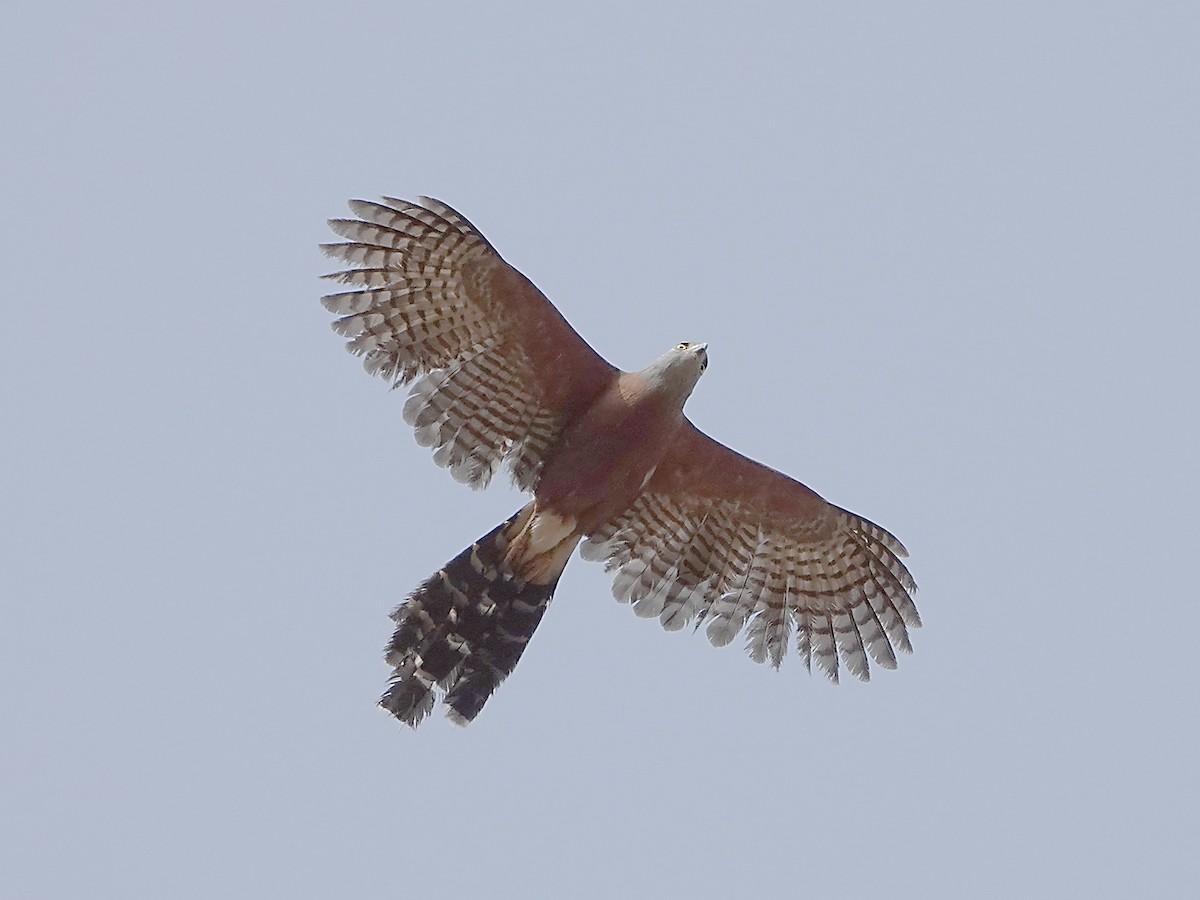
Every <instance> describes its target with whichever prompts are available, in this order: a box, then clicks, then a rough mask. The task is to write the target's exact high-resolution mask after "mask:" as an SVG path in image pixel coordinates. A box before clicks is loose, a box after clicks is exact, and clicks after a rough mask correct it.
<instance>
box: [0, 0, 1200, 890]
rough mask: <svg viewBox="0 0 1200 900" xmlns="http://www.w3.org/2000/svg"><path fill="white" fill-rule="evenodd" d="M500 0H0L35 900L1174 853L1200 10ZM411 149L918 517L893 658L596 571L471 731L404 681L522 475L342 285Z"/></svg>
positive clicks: (716, 385)
mask: <svg viewBox="0 0 1200 900" xmlns="http://www.w3.org/2000/svg"><path fill="white" fill-rule="evenodd" d="M451 6H453V7H455V9H454V10H453V11H452V10H451V9H450V7H451ZM495 6H496V7H497V8H490V7H485V6H484V5H483V4H475V5H470V4H465V5H464V4H453V5H451V4H439V3H433V2H429V3H426V4H414V3H376V4H359V3H346V4H324V5H322V6H321V7H318V5H317V4H307V5H297V4H286V3H208V4H203V5H199V4H197V5H195V7H194V8H190V9H189V7H188V6H185V5H181V4H166V5H164V4H160V3H116V4H91V3H87V4H85V3H77V4H55V3H40V4H33V3H26V4H21V5H18V6H14V7H13V8H12V9H9V10H8V11H7V12H6V14H5V20H6V23H5V28H4V30H3V35H2V36H0V44H2V46H0V50H2V52H0V74H2V75H3V84H4V88H3V98H4V99H3V106H4V112H3V117H4V121H5V125H6V129H5V133H6V137H5V141H4V147H5V149H4V165H3V166H2V167H0V190H2V194H0V197H2V201H3V207H2V208H3V213H4V214H3V216H2V217H0V232H2V237H0V247H2V251H0V252H3V255H4V260H3V262H4V271H5V272H6V279H7V290H6V292H5V293H6V294H7V297H8V309H9V320H8V322H9V324H8V326H7V327H6V328H5V329H4V332H3V351H2V352H0V380H2V383H3V407H4V408H3V421H4V433H5V435H6V438H5V440H4V443H3V446H4V456H5V463H4V465H3V467H2V471H0V478H2V479H3V482H2V487H3V495H2V496H3V519H2V528H3V534H2V536H0V537H2V540H3V547H4V557H5V561H4V563H3V566H2V567H0V570H2V572H3V575H2V578H3V609H4V620H5V621H4V625H3V628H0V715H2V717H3V722H4V726H3V731H2V732H0V798H2V799H0V893H3V894H4V896H6V897H14V898H17V897H20V898H26V900H33V898H61V897H89V898H131V897H133V898H162V897H170V898H202V897H203V898H210V897H216V896H229V897H289V898H308V897H311V898H329V897H362V896H397V897H400V896H402V897H409V898H422V897H424V898H436V897H447V896H478V897H497V898H508V897H552V896H557V897H581V898H603V897H616V896H623V897H650V896H656V897H665V896H688V897H730V896H755V895H766V894H768V893H770V894H772V895H774V896H789V895H797V896H799V895H803V896H812V897H842V896H844V897H853V896H866V895H868V894H870V895H874V896H883V895H886V896H893V897H918V896H920V897H928V896H974V897H1015V896H1056V895H1057V896H1068V895H1071V896H1112V897H1118V896H1133V895H1138V896H1142V895H1155V896H1180V897H1181V896H1185V895H1190V892H1191V891H1193V890H1194V889H1195V884H1196V880H1197V877H1198V875H1197V866H1198V864H1197V833H1198V831H1200V827H1198V826H1200V821H1198V814H1197V804H1198V802H1200V788H1198V784H1197V766H1196V760H1197V759H1198V758H1200V723H1198V721H1197V720H1198V715H1197V709H1198V706H1200V704H1198V696H1197V695H1198V691H1197V684H1198V678H1197V673H1196V666H1195V660H1194V654H1195V648H1196V645H1197V632H1198V625H1200V597H1198V596H1197V589H1196V577H1195V574H1196V570H1197V553H1198V541H1197V538H1198V537H1200V533H1198V529H1197V525H1196V521H1197V502H1198V500H1200V490H1198V486H1200V478H1198V476H1197V456H1198V449H1200V448H1198V444H1200V440H1198V436H1197V435H1198V420H1200V416H1198V415H1197V390H1198V386H1200V364H1198V362H1197V348H1196V344H1197V338H1198V336H1200V313H1198V312H1197V301H1198V299H1200V296H1198V295H1200V252H1198V245H1200V240H1198V239H1200V113H1198V105H1197V104H1198V100H1197V98H1198V97H1200V62H1198V61H1197V47H1198V46H1200V8H1198V7H1197V6H1196V5H1195V4H1191V3H1185V2H1180V3H1145V4H1143V3H1123V4H1120V3H1082V2H1079V3H1045V2H1039V3H1004V4H989V5H987V7H990V8H985V5H983V4H965V3H932V2H929V3H907V4H896V3H853V4H851V3H844V4H834V3H822V4H817V3H799V4H775V5H759V4H752V3H739V4H736V5H735V6H730V7H727V8H719V7H716V6H713V7H711V8H708V9H706V8H704V6H703V4H678V5H670V4H650V5H644V4H634V5H621V4H616V3H611V2H610V3H605V4H602V5H600V4H597V5H596V6H595V7H594V8H592V9H591V11H587V10H585V9H584V8H582V7H579V8H576V7H573V6H571V7H569V5H567V4H558V3H543V4H496V5H495ZM501 6H503V7H506V10H505V11H501V10H500V9H498V7H501ZM650 7H652V9H651V8H650ZM383 193H390V194H401V195H403V194H409V195H411V194H417V193H428V194H432V195H435V196H438V197H441V198H443V199H445V200H447V201H448V202H450V203H451V204H453V205H455V206H457V207H458V208H460V209H461V210H462V211H463V212H464V213H465V214H466V215H467V216H468V217H469V218H471V219H472V220H473V221H474V222H475V224H476V225H478V226H479V227H480V229H481V230H482V231H483V232H484V234H485V235H487V236H488V238H489V239H490V240H491V241H492V242H493V243H494V244H495V246H496V247H497V248H498V249H499V250H500V252H501V253H502V254H504V256H505V257H506V258H507V259H508V260H509V261H510V262H512V263H513V264H514V265H516V266H517V267H518V268H520V269H521V270H522V271H524V272H525V273H526V274H528V275H529V276H530V277H531V278H532V279H533V281H534V282H535V283H537V284H538V285H539V287H541V288H542V290H543V291H544V292H545V293H546V294H547V295H548V296H549V297H550V298H551V299H553V300H554V302H555V303H556V304H557V305H558V306H559V307H560V309H561V310H562V311H563V313H564V314H565V315H566V317H567V318H568V319H569V320H570V321H571V323H572V324H573V325H574V326H575V327H576V328H577V329H578V330H579V331H580V332H581V333H582V334H583V335H584V336H585V337H586V338H587V339H588V340H589V341H590V342H592V344H593V345H594V346H595V347H596V348H597V349H598V350H599V351H600V352H601V353H602V354H604V355H605V356H606V357H607V358H608V359H609V360H611V361H612V362H613V363H615V364H617V365H620V366H622V367H624V368H640V367H641V366H642V365H644V364H645V363H646V362H647V361H649V360H650V359H652V358H653V357H655V356H657V355H658V354H659V353H661V352H662V351H663V350H665V349H666V348H667V347H669V346H670V345H671V344H673V343H675V342H677V341H680V340H706V341H708V342H709V343H710V360H711V364H710V366H709V369H708V372H707V374H706V375H705V377H704V379H703V380H702V381H701V383H700V385H699V387H698V389H697V391H696V393H695V395H694V396H693V398H692V400H691V401H690V402H689V406H688V409H689V413H690V415H691V416H692V418H693V419H694V420H695V421H696V422H697V424H699V425H700V427H702V428H704V429H705V430H707V431H709V432H711V433H712V434H714V435H716V436H718V437H720V438H722V439H724V440H726V441H727V442H728V443H730V444H731V445H733V446H734V447H736V448H738V449H739V450H741V451H742V452H744V453H747V454H748V455H750V456H753V457H755V458H757V459H760V460H763V461H764V462H767V463H769V464H771V465H773V466H775V467H777V468H780V469H782V470H784V471H786V472H788V473H790V474H792V475H794V476H796V477H798V478H800V479H801V480H803V481H805V482H806V483H807V484H809V485H810V486H812V487H813V488H815V489H816V490H818V491H819V492H821V493H822V494H823V495H824V496H826V497H827V498H829V499H830V500H832V501H833V502H835V503H838V504H839V505H842V506H846V507H848V508H850V509H853V510H855V511H856V512H860V513H862V514H863V515H865V516H867V517H869V518H871V519H873V520H875V521H878V522H879V523H880V524H882V525H884V526H885V527H887V528H889V529H891V530H892V531H894V532H895V533H896V534H898V535H899V536H900V537H901V539H902V540H903V541H904V542H905V543H906V544H907V545H908V547H909V549H910V550H911V551H912V558H911V568H912V571H913V573H914V575H915V576H916V578H917V581H918V582H919V583H920V585H921V592H920V594H919V595H918V605H919V607H920V609H921V612H922V614H923V616H924V618H925V622H926V626H925V628H923V629H922V630H921V631H919V632H916V633H915V635H914V644H915V648H916V652H915V654H914V655H912V656H911V657H904V658H902V659H901V661H900V667H899V669H898V670H897V671H895V672H878V673H877V675H876V678H875V680H873V681H872V683H871V684H869V685H862V684H858V683H851V682H852V679H851V682H846V683H843V684H842V685H841V686H839V687H833V686H831V685H829V684H828V683H826V682H825V681H824V680H823V679H822V678H820V677H816V676H813V677H810V676H808V675H806V674H805V672H804V668H803V666H802V665H801V663H800V661H799V660H798V659H797V658H795V657H792V658H789V659H787V660H785V662H784V666H783V669H782V671H780V672H778V673H775V672H772V671H771V670H770V669H769V668H767V667H765V666H756V665H754V664H753V663H751V662H750V661H749V660H748V659H747V658H746V657H745V655H744V654H743V653H742V652H741V650H740V643H741V642H740V641H739V642H737V643H736V644H734V645H732V646H730V647H727V648H725V649H724V650H719V651H718V650H714V649H712V648H711V647H710V646H708V643H707V641H706V640H705V639H704V638H703V636H701V635H694V634H692V633H691V632H690V631H685V632H682V633H677V634H666V633H663V632H662V631H661V630H660V629H659V628H658V626H657V625H656V624H655V623H653V622H646V621H642V620H639V619H637V618H636V617H635V616H634V615H633V614H632V613H631V611H630V610H629V609H628V608H626V607H622V606H620V605H618V604H617V603H615V602H614V601H613V600H612V599H611V594H610V591H609V583H608V579H607V578H606V576H605V574H604V573H603V571H602V569H601V568H600V567H599V566H596V565H590V564H586V563H582V562H580V561H578V560H576V561H574V562H573V563H572V564H571V566H569V567H568V569H567V572H566V575H565V576H564V578H563V580H562V582H561V584H560V587H559V590H558V594H557V596H556V598H555V602H554V604H553V606H552V607H551V609H550V612H549V614H548V615H547V617H546V618H545V620H544V621H543V623H542V625H541V628H540V629H539V631H538V633H537V636H536V638H535V639H534V640H533V642H532V644H531V645H530V648H529V650H528V652H527V653H526V654H525V656H524V658H523V659H522V661H521V663H520V665H519V666H518V668H517V670H516V672H515V673H514V675H513V676H512V677H511V678H510V679H509V680H508V681H507V682H506V683H505V684H504V685H503V686H502V687H501V689H500V690H499V692H498V693H497V694H496V695H495V697H494V698H493V699H492V700H491V702H490V703H489V704H488V706H487V708H486V709H485V710H484V712H483V714H482V715H481V716H480V718H479V719H478V720H477V721H476V723H475V724H473V725H472V726H471V727H470V728H468V729H465V730H464V729H459V728H456V727H453V726H451V725H450V724H448V723H447V722H446V721H445V719H444V718H442V717H441V716H440V715H439V716H437V717H435V718H434V719H432V720H430V721H428V722H427V723H426V724H425V725H423V726H422V727H421V729H420V730H419V731H417V732H415V733H414V732H410V731H408V730H407V729H403V728H401V727H399V726H398V725H397V724H396V723H395V722H394V721H393V720H392V719H390V718H389V717H388V716H387V715H385V714H384V713H382V712H380V711H379V710H378V709H376V708H375V705H374V704H375V699H376V697H377V696H378V694H379V693H380V691H381V690H382V689H383V687H384V685H385V681H386V677H387V671H388V670H387V667H386V666H385V665H384V663H383V662H382V659H381V655H380V651H381V647H382V646H383V644H384V642H385V641H386V639H387V638H388V636H389V634H390V628H389V625H390V623H389V622H388V619H387V617H386V616H387V613H388V611H389V610H390V609H391V608H392V607H393V606H394V605H395V604H396V603H398V602H399V601H400V600H402V599H403V598H404V596H405V594H406V592H407V591H408V590H410V589H411V588H412V587H413V586H415V585H416V584H417V583H418V582H419V581H421V580H422V579H423V578H425V577H426V576H428V575H429V574H431V573H432V572H433V571H434V570H435V569H436V568H437V567H438V566H439V565H440V564H441V563H443V562H444V561H445V560H446V559H448V558H449V557H451V556H452V555H454V554H455V553H457V552H458V551H459V550H460V549H461V548H462V547H463V546H465V545H466V544H467V543H468V542H470V541H471V540H472V539H474V538H475V537H477V536H478V535H480V534H483V533H484V532H485V531H487V530H488V529H490V528H491V527H492V526H493V525H494V524H496V523H497V522H498V521H499V520H500V519H501V518H502V517H504V516H505V515H506V514H508V513H510V512H512V511H513V510H515V509H516V508H517V507H518V506H519V505H520V504H521V502H522V500H521V498H520V497H519V496H518V495H517V494H515V493H513V492H512V491H511V490H510V489H508V488H507V487H506V486H503V485H499V486H497V487H494V488H492V489H491V490H489V491H487V492H486V493H482V494H478V493H473V492H471V491H469V490H467V489H466V488H464V487H462V486H460V485H458V484H456V483H455V482H453V480H452V479H451V478H450V477H449V476H448V475H447V474H446V473H445V472H443V471H441V470H439V469H437V468H436V467H435V466H434V464H433V462H432V461H431V459H430V458H429V454H428V452H427V451H425V450H422V449H421V448H419V447H417V446H416V444H415V442H414V441H413V439H412V436H411V434H410V430H409V429H408V428H407V427H406V426H405V425H404V423H403V422H402V420H401V415H400V412H401V407H402V405H403V397H401V396H397V395H395V394H391V393H389V391H388V390H387V386H386V384H385V383H384V382H382V381H379V380H375V379H371V378H369V377H367V376H366V375H365V374H364V373H363V371H362V370H361V367H360V365H359V363H358V362H357V361H356V360H355V359H354V358H353V357H351V356H349V355H348V354H346V353H345V352H344V351H343V350H342V348H341V342H340V340H339V339H338V338H337V336H336V335H334V334H333V333H332V332H331V331H330V329H329V326H328V319H329V317H328V315H327V314H326V313H325V312H324V310H323V309H322V308H321V306H320V305H319V303H318V302H317V298H318V296H319V295H320V294H321V293H323V292H325V291H327V290H328V289H329V288H328V286H327V285H326V284H324V283H322V282H319V281H318V280H317V276H318V275H319V274H320V273H322V272H326V271H329V270H330V269H331V268H333V265H332V264H331V263H330V262H329V261H327V260H325V259H323V258H322V257H321V256H320V255H319V254H318V252H317V250H316V244H317V243H318V242H319V241H322V240H326V239H328V238H329V233H328V232H327V231H326V229H325V226H324V220H325V219H326V218H327V217H330V216H338V215H343V214H344V211H345V206H344V201H345V199H346V198H349V197H374V196H377V195H379V194H383Z"/></svg>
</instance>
